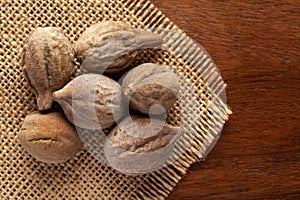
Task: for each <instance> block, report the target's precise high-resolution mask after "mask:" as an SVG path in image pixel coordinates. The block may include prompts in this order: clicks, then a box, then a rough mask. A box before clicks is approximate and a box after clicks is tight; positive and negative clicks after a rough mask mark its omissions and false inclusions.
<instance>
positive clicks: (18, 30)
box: [0, 0, 230, 199]
mask: <svg viewBox="0 0 300 200" xmlns="http://www.w3.org/2000/svg"><path fill="white" fill-rule="evenodd" d="M0 9H1V22H0V35H1V37H0V78H1V90H0V125H1V132H0V138H1V140H0V171H1V173H0V183H1V194H0V199H164V198H166V197H167V196H168V195H169V194H170V192H171V191H172V190H173V188H174V187H175V185H176V184H177V183H178V182H179V181H180V179H181V178H182V177H183V175H184V174H186V173H187V170H188V168H189V167H190V165H191V164H193V163H194V162H196V161H199V160H201V159H203V158H204V157H205V156H206V154H207V153H208V152H209V151H210V150H211V148H212V147H213V146H214V143H215V142H216V141H217V139H218V137H219V135H220V132H221V130H222V127H223V124H224V123H225V121H226V120H227V119H228V114H229V113H230V110H229V109H228V107H227V105H226V97H225V92H224V91H225V84H224V82H223V80H222V78H221V76H220V74H219V72H218V70H217V67H216V66H215V64H214V62H213V61H212V60H211V58H210V57H209V55H208V54H207V53H206V52H205V51H204V49H203V48H202V47H201V46H199V45H197V44H196V43H195V42H194V41H193V40H192V39H190V38H189V37H187V36H186V35H185V34H184V32H183V31H181V30H180V29H179V28H178V27H177V26H176V25H175V24H173V23H172V22H171V21H170V20H169V19H168V18H167V17H165V16H164V15H163V14H162V13H161V12H160V11H159V10H157V8H156V7H155V6H154V5H153V4H151V2H149V1H146V0H140V1H137V0H128V1H125V0H111V1H109V0H83V1H63V0H52V1H34V0H28V1H10V0H1V3H0ZM104 20H115V21H117V20H118V21H124V22H126V23H129V24H131V25H132V26H133V27H135V28H141V29H148V30H152V31H154V32H156V33H158V34H161V35H162V36H163V37H164V41H165V47H164V49H161V50H147V51H145V52H144V53H143V54H142V55H140V56H139V57H138V59H137V61H136V62H135V63H133V65H138V64H140V63H144V62H153V63H162V64H167V65H169V66H171V67H172V69H173V70H174V71H176V73H178V74H179V75H180V76H181V77H182V78H183V79H184V80H185V85H184V87H186V90H183V91H182V95H181V98H180V99H179V100H178V104H177V105H176V106H175V107H174V108H173V110H172V112H171V113H170V115H169V116H168V122H169V123H171V124H173V125H178V124H180V123H181V124H185V125H183V126H184V130H185V134H184V135H183V136H182V138H180V140H179V142H178V144H177V147H178V148H177V150H175V151H174V153H173V154H174V155H175V156H176V155H180V156H177V157H176V161H175V162H173V163H172V164H170V165H168V166H166V167H164V168H162V169H160V170H158V171H155V172H152V173H148V174H144V175H138V176H128V175H123V174H121V173H119V172H117V171H115V170H113V169H111V168H110V167H109V166H107V165H104V164H102V163H101V162H99V160H97V159H95V157H94V156H93V155H92V152H89V151H87V150H85V151H82V152H80V153H79V154H78V155H76V156H75V157H74V158H73V159H71V160H69V161H68V162H65V163H62V164H45V163H41V162H38V161H36V160H35V159H34V158H32V157H31V156H30V155H29V154H27V153H26V152H25V151H24V149H23V148H22V146H21V145H20V143H19V140H18V137H17V135H18V131H19V129H20V127H21V125H22V122H23V120H24V118H25V116H26V114H28V113H30V112H32V111H34V110H37V107H36V99H35V96H34V94H33V93H32V91H31V90H30V88H29V86H28V84H27V82H26V81H25V78H24V75H23V73H22V67H21V66H20V64H19V63H20V52H21V50H22V48H23V45H24V41H25V39H26V38H27V37H28V35H29V34H30V33H31V32H32V31H33V30H34V29H36V28H37V27H46V26H54V27H59V28H60V29H61V30H62V31H63V32H64V33H65V35H66V36H67V37H68V38H69V40H70V41H71V42H72V44H75V42H76V41H77V39H78V37H79V36H80V34H81V33H82V32H83V31H84V30H85V29H86V28H87V27H89V26H90V25H92V24H94V23H97V22H100V21H104ZM191 94H193V97H194V98H190V97H191V96H190V95H191ZM192 99H193V100H194V101H192ZM195 100H196V102H195ZM180 103H183V104H184V105H185V106H184V107H180V106H178V105H179V104H180ZM88 139H91V138H88ZM180 146H186V147H188V150H186V151H184V152H180V149H182V148H180Z"/></svg>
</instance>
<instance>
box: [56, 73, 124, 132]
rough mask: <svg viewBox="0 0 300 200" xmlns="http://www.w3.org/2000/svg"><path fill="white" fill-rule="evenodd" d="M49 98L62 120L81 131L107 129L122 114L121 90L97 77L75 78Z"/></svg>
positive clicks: (87, 75)
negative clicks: (66, 120)
mask: <svg viewBox="0 0 300 200" xmlns="http://www.w3.org/2000/svg"><path fill="white" fill-rule="evenodd" d="M53 96H54V100H55V101H57V102H58V103H59V104H60V105H61V107H62V108H63V110H64V113H65V115H66V117H67V118H68V119H69V120H70V121H71V122H72V123H73V124H74V125H75V126H78V127H81V128H85V129H90V130H97V129H105V128H109V127H110V126H112V125H113V124H114V123H115V121H117V120H119V119H120V118H121V117H122V116H124V114H125V106H124V105H123V103H124V102H123V99H122V96H123V95H122V89H121V86H120V85H119V83H117V82H116V81H114V80H112V79H110V78H108V77H106V76H103V75H100V74H84V75H81V76H78V77H76V78H75V79H73V80H72V81H71V82H70V83H68V84H67V85H66V86H65V87H64V88H62V89H61V90H59V91H56V92H54V94H53Z"/></svg>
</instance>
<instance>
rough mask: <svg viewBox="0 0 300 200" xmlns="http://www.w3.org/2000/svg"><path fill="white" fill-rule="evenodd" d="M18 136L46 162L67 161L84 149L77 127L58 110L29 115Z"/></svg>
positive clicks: (35, 155) (38, 157) (32, 152)
mask: <svg viewBox="0 0 300 200" xmlns="http://www.w3.org/2000/svg"><path fill="white" fill-rule="evenodd" d="M18 136H19V139H20V142H21V144H22V146H23V148H24V149H25V150H26V151H27V152H28V153H29V154H31V155H32V156H33V157H34V158H36V159H37V160H39V161H42V162H45V163H61V162H65V161H67V160H69V159H70V158H72V157H73V156H74V155H75V154H76V153H77V152H79V151H80V150H81V149H82V143H81V141H80V138H79V137H78V135H77V132H76V129H75V128H74V127H73V126H72V125H71V124H70V123H69V122H68V121H67V119H66V118H65V117H64V116H63V114H61V113H57V112H55V113H49V114H41V113H39V112H34V113H31V114H29V115H27V116H26V118H25V120H24V123H23V125H22V128H21V130H20V132H19V135H18Z"/></svg>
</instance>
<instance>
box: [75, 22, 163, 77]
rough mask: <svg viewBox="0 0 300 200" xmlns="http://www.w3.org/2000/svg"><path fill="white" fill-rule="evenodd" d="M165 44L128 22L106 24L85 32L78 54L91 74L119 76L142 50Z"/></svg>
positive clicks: (92, 27) (153, 35)
mask: <svg viewBox="0 0 300 200" xmlns="http://www.w3.org/2000/svg"><path fill="white" fill-rule="evenodd" d="M162 44H163V39H162V37H161V36H160V35H158V34H155V33H151V32H148V31H144V30H139V29H134V28H132V27H131V26H130V25H128V24H126V23H124V22H115V21H104V22H100V23H98V24H94V25H92V26H91V27H89V28H88V29H87V30H86V31H84V32H83V33H82V35H81V36H80V38H79V39H78V41H77V43H76V47H75V52H76V56H77V57H78V58H79V60H81V62H82V67H83V68H84V69H86V70H87V71H91V72H99V73H103V72H104V71H105V72H107V73H116V72H119V71H121V70H123V69H125V68H127V67H128V66H129V65H130V64H131V63H132V62H133V61H134V59H135V57H136V56H137V55H138V54H139V53H140V52H141V51H143V50H145V49H148V48H156V47H160V46H161V45H162Z"/></svg>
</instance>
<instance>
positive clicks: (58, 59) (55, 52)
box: [21, 27, 74, 110]
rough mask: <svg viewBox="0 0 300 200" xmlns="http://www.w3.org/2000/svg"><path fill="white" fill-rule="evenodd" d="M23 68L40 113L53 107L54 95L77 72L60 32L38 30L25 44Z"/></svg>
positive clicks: (70, 52)
mask: <svg viewBox="0 0 300 200" xmlns="http://www.w3.org/2000/svg"><path fill="white" fill-rule="evenodd" d="M21 65H22V66H23V72H24V75H25V77H26V79H27V81H28V82H29V85H30V86H31V88H32V89H33V90H34V92H35V94H36V96H37V106H38V108H39V110H47V109H50V108H51V105H52V101H53V98H52V93H53V92H54V91H56V90H58V89H60V88H62V87H63V86H64V85H65V84H66V83H67V82H68V81H69V80H70V77H71V74H72V73H73V72H74V51H73V49H72V46H71V43H70V42H69V40H68V39H67V38H66V36H65V35H64V34H63V33H62V32H61V31H60V30H59V29H57V28H54V27H46V28H37V29H36V30H35V31H33V32H32V33H31V35H30V36H29V37H28V39H27V40H26V42H25V45H24V49H23V52H22V61H21Z"/></svg>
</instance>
